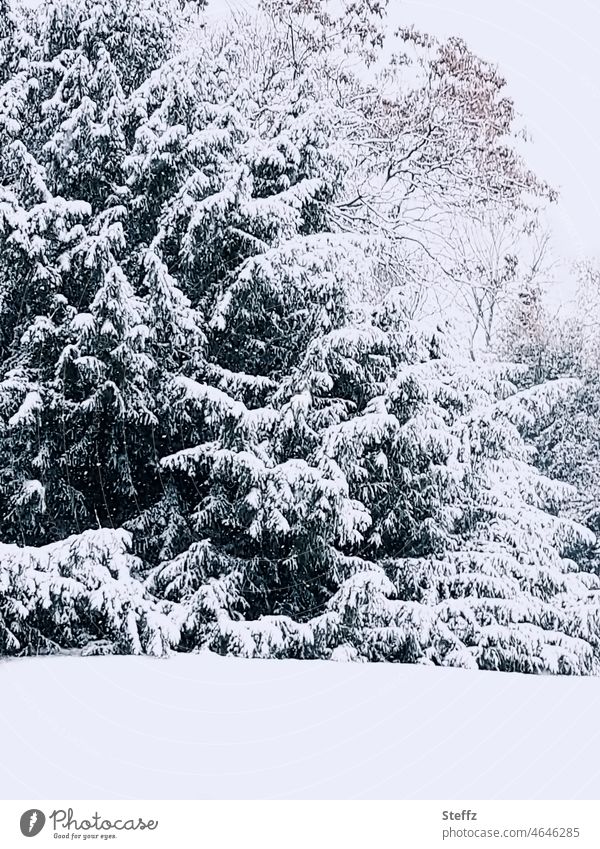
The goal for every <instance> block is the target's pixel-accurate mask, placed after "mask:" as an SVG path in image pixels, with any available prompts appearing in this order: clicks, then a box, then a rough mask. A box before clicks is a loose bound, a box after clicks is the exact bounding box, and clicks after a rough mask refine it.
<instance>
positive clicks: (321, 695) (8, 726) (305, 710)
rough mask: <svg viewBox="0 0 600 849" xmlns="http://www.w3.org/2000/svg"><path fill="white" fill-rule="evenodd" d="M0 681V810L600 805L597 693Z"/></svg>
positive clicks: (5, 677)
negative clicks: (137, 805) (341, 802)
mask: <svg viewBox="0 0 600 849" xmlns="http://www.w3.org/2000/svg"><path fill="white" fill-rule="evenodd" d="M0 676H1V678H0V680H1V681H2V699H1V700H0V729H1V731H0V735H1V736H0V746H1V751H2V756H1V758H0V798H5V799H24V798H27V799H45V798H52V799H67V800H75V799H116V798H127V799H192V798H195V799H215V798H227V799H237V798H248V799H259V798H269V799H276V798H286V799H304V798H313V799H314V798H319V799H340V798H342V799H343V798H360V799H393V798H399V799H436V798H439V799H442V798H443V799H594V798H598V797H599V796H600V726H599V724H598V715H599V709H600V679H598V678H569V677H560V678H554V677H546V676H525V675H513V674H503V673H497V672H467V671H464V670H458V669H445V668H430V667H422V666H403V665H398V664H350V663H333V662H320V661H318V662H317V661H315V662H312V661H299V662H297V661H273V660H266V661H261V660H240V659H234V658H221V657H218V656H215V655H211V654H208V653H204V654H200V655H178V656H175V657H172V658H170V659H168V660H155V659H151V658H140V657H137V658H134V657H90V658H80V657H52V658H31V659H26V660H6V661H3V662H1V663H0Z"/></svg>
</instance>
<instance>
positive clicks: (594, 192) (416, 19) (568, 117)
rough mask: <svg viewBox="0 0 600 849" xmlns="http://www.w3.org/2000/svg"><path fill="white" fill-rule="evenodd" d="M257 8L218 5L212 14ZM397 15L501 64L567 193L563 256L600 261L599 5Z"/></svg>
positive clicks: (447, 5)
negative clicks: (594, 257) (460, 40)
mask: <svg viewBox="0 0 600 849" xmlns="http://www.w3.org/2000/svg"><path fill="white" fill-rule="evenodd" d="M254 6H255V0H212V11H213V12H216V11H217V10H218V11H219V12H221V13H222V12H223V11H224V10H226V9H227V8H228V7H229V8H235V9H246V10H250V9H252V8H253V7H254ZM390 10H391V11H390V19H391V28H392V29H395V27H396V26H397V25H399V24H410V23H414V24H415V25H416V26H417V27H420V28H421V29H423V30H426V31H428V32H431V33H432V34H435V35H440V36H448V35H460V36H461V37H462V38H464V39H465V40H466V41H467V43H468V44H469V46H470V47H471V48H472V49H473V50H474V51H475V52H477V53H479V54H480V55H481V56H482V57H484V58H486V59H489V60H490V61H493V62H495V63H497V64H498V66H499V67H500V69H501V70H502V73H503V75H504V76H505V78H506V79H507V82H508V85H509V91H510V94H511V96H512V97H513V99H514V100H515V103H516V105H517V109H518V111H519V113H520V114H521V116H522V120H523V123H524V124H525V126H526V127H527V129H528V130H529V131H530V133H531V135H532V136H533V141H532V143H531V144H529V145H528V146H527V149H526V153H527V159H528V161H529V163H530V164H531V166H532V167H533V168H534V170H535V171H536V172H537V173H538V174H539V175H540V176H541V177H543V178H544V179H546V180H548V181H549V182H550V183H551V184H552V185H554V186H555V187H556V188H558V189H559V191H560V195H561V196H560V201H559V203H558V205H557V206H556V207H555V209H554V210H553V213H552V215H551V224H552V228H553V232H554V236H555V246H556V252H557V254H558V255H560V256H563V257H564V258H565V259H567V260H569V259H574V258H577V257H579V256H589V255H600V228H599V226H598V223H599V222H600V133H599V130H600V46H599V44H598V36H599V35H600V0H569V2H566V0H390ZM569 285H572V284H567V287H568V286H569ZM568 294H569V293H568V292H566V291H565V292H563V297H564V295H567V297H568Z"/></svg>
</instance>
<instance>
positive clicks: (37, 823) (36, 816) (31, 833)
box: [20, 808, 46, 837]
mask: <svg viewBox="0 0 600 849" xmlns="http://www.w3.org/2000/svg"><path fill="white" fill-rule="evenodd" d="M20 824H21V834H22V835H23V836H24V837H36V835H38V834H39V833H40V831H41V830H42V829H43V827H44V826H45V824H46V817H45V816H44V814H43V813H42V811H40V810H39V809H38V808H31V809H30V810H29V811H25V813H24V814H23V815H22V816H21V823H20Z"/></svg>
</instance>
